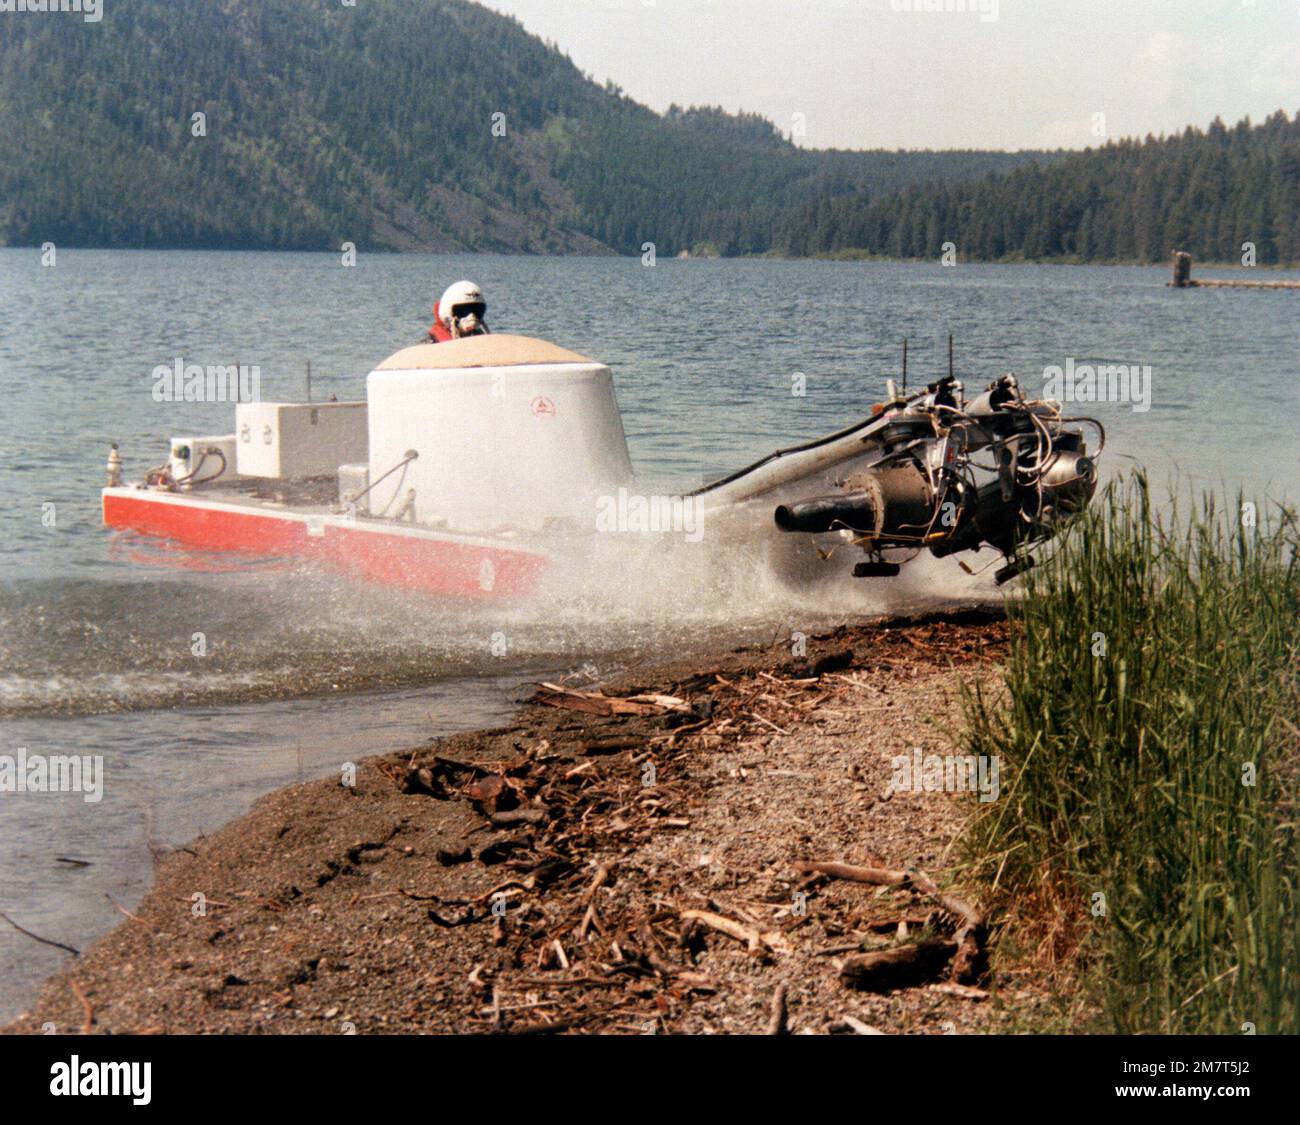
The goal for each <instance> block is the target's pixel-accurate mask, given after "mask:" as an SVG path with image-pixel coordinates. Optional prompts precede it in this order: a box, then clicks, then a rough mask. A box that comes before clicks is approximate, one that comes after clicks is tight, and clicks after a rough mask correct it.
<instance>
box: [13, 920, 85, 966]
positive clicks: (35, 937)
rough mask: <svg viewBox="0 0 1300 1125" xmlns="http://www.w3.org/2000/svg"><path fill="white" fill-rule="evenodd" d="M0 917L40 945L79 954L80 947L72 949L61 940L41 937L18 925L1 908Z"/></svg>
mask: <svg viewBox="0 0 1300 1125" xmlns="http://www.w3.org/2000/svg"><path fill="white" fill-rule="evenodd" d="M0 918H3V919H4V920H5V921H6V922H8V923H9V925H11V926H12V927H13V928H14V929H15V930H17V931H18V932H19V933H20V934H22V935H23V936H24V937H29V938H31V939H32V941H39V942H40V943H41V944H42V945H52V946H54V948H55V949H62V950H63V951H64V952H65V953H71V954H72V956H74V957H80V956H81V950H80V949H74V948H73V947H72V946H70V945H64V944H63V942H61V941H52V940H50V939H49V938H43V937H41V935H40V934H34V933H32V931H31V930H25V929H23V927H22V926H20V925H19V924H18V923H17V922H15V921H14V920H13V919H12V918H10V917H9V915H8V914H6V913H5V912H4V911H3V910H0Z"/></svg>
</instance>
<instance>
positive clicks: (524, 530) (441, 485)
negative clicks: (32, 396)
mask: <svg viewBox="0 0 1300 1125" xmlns="http://www.w3.org/2000/svg"><path fill="white" fill-rule="evenodd" d="M904 387H905V381H904ZM234 421H235V429H234V432H233V433H230V434H224V435H218V436H208V437H205V436H189V435H183V436H179V437H173V438H172V439H171V440H170V443H169V445H168V455H167V459H166V461H165V462H164V463H163V464H161V465H159V466H157V467H156V468H153V469H150V470H149V471H148V472H147V473H145V475H144V477H143V478H142V479H140V480H138V481H135V482H133V483H124V482H123V479H122V475H123V470H122V463H121V458H120V453H119V451H118V448H117V446H116V445H115V446H114V447H113V448H112V450H111V451H110V457H109V464H108V483H107V486H106V487H105V488H104V489H103V512H104V523H105V524H106V525H107V527H109V528H111V529H115V530H118V531H124V532H131V533H136V534H143V535H147V536H157V537H163V538H166V539H169V540H173V541H176V542H178V543H180V544H182V545H184V546H186V547H189V548H194V549H197V550H202V551H224V552H239V553H243V554H246V555H248V556H254V557H268V556H271V557H288V558H298V557H301V558H304V559H310V560H314V561H317V562H320V563H323V564H325V565H327V566H330V567H333V568H336V569H338V570H340V571H342V572H344V573H346V574H349V575H352V576H355V577H357V578H360V579H364V580H370V581H376V582H381V583H386V584H390V585H395V586H400V587H405V588H408V589H412V590H418V591H422V592H425V593H428V594H432V595H437V596H445V597H451V598H473V599H481V598H497V599H502V598H504V599H518V598H526V597H527V596H529V595H530V594H532V593H534V592H535V591H536V590H537V589H538V587H539V584H540V583H541V582H542V581H543V580H544V578H545V576H546V575H547V574H548V573H549V572H551V571H552V570H553V569H554V568H555V567H556V565H557V563H558V562H559V561H560V560H567V561H569V562H573V561H574V560H575V559H578V558H580V557H581V555H582V551H583V545H584V544H589V543H590V542H592V540H593V538H595V537H599V536H600V535H601V533H605V532H615V533H625V534H638V533H639V534H649V533H660V534H662V533H664V532H668V533H673V534H677V535H679V536H680V537H681V538H683V539H684V540H686V541H688V542H690V543H693V544H698V543H699V542H700V541H702V540H704V539H705V535H704V531H703V529H704V528H705V527H706V526H707V527H708V529H709V531H708V536H707V544H706V546H707V549H708V550H710V551H717V550H729V551H732V550H736V551H747V550H748V551H753V552H754V553H755V557H756V558H760V557H761V559H762V560H764V563H765V565H771V566H773V567H774V568H776V569H778V570H779V571H781V573H782V577H784V578H786V579H788V580H790V581H793V582H809V581H814V580H816V578H817V577H818V576H819V575H820V576H826V575H827V574H834V575H837V576H838V575H841V574H845V573H848V574H851V575H852V576H854V577H857V578H868V577H870V578H889V577H892V576H896V575H897V574H899V573H900V571H901V568H902V566H903V565H904V564H905V563H907V562H909V561H910V560H911V559H913V558H915V557H917V556H918V555H920V554H921V553H923V552H928V553H929V554H931V555H935V556H940V557H943V556H946V555H952V554H956V553H959V552H965V551H979V550H981V549H983V548H985V547H992V548H993V549H995V550H996V551H998V552H1000V554H1001V556H1002V558H1003V562H1004V565H1003V566H1002V568H1001V569H1000V570H999V571H998V573H997V576H996V577H997V580H998V581H999V582H1003V581H1007V580H1009V579H1010V578H1012V577H1014V576H1015V575H1016V574H1019V573H1021V572H1022V571H1023V569H1024V568H1025V567H1026V566H1027V565H1030V562H1031V556H1030V555H1029V551H1030V550H1032V549H1033V548H1034V547H1035V546H1036V545H1037V544H1039V543H1041V542H1043V541H1044V540H1046V539H1048V538H1050V537H1051V536H1052V535H1054V534H1055V533H1056V531H1057V530H1058V529H1059V527H1060V526H1061V524H1062V523H1063V522H1064V521H1065V520H1067V519H1068V518H1070V517H1071V516H1072V515H1074V514H1075V513H1077V512H1078V511H1080V510H1081V509H1082V508H1083V507H1084V506H1085V505H1086V504H1087V503H1088V501H1089V499H1090V498H1091V496H1092V494H1093V490H1094V489H1095V486H1096V481H1097V466H1096V459H1097V456H1098V455H1099V454H1100V451H1101V446H1102V445H1104V442H1105V434H1104V431H1102V429H1101V426H1100V424H1099V423H1097V422H1096V421H1095V420H1093V419H1088V418H1065V417H1063V416H1062V412H1061V408H1060V405H1059V404H1057V403H1053V402H1048V401H1041V400H1029V399H1026V398H1025V396H1024V395H1023V393H1022V392H1021V389H1020V387H1019V385H1018V383H1017V381H1016V379H1015V377H1014V376H1012V375H1003V376H1001V377H1000V378H998V379H996V380H994V381H993V382H992V383H990V384H989V385H988V386H987V387H986V388H985V389H984V390H983V391H982V392H981V393H980V394H978V395H975V396H974V397H973V398H971V399H970V400H967V398H966V396H965V393H964V388H963V384H962V383H961V382H960V381H959V380H958V379H956V378H955V376H954V375H953V373H952V371H951V363H950V370H949V373H948V375H947V376H946V377H944V378H942V379H939V380H936V381H935V382H933V383H931V384H929V385H927V386H926V387H924V388H923V389H920V390H917V391H914V392H912V393H911V394H908V393H907V392H906V390H905V389H904V390H901V391H900V390H898V389H897V388H896V386H895V383H894V381H893V380H890V381H889V382H888V384H887V393H886V395H885V398H884V401H882V402H879V403H876V404H874V405H873V406H872V407H871V412H870V414H869V416H867V417H865V418H863V419H862V420H860V421H857V422H855V423H854V424H852V425H850V426H848V427H847V428H845V429H842V430H839V431H836V432H834V433H832V434H829V435H827V436H825V437H822V438H819V439H817V440H815V441H812V442H808V443H805V444H802V445H799V446H796V447H793V448H788V449H782V450H777V451H776V452H774V453H772V454H771V455H769V456H767V457H765V458H763V459H762V460H760V461H758V462H756V463H754V464H752V465H750V466H748V467H746V468H742V469H740V470H739V471H737V472H735V473H733V474H731V475H729V476H726V477H724V478H722V479H721V480H718V481H715V482H713V483H711V484H708V485H706V486H704V487H703V488H699V489H696V490H695V491H693V492H690V493H685V494H682V495H679V496H671V497H662V496H643V495H641V494H639V493H638V492H637V491H636V482H635V478H634V475H633V470H632V462H631V458H630V456H629V452H628V446H627V440H626V436H625V433H624V429H623V424H622V418H621V415H620V413H619V408H618V402H617V398H616V395H615V389H614V382H613V378H612V375H611V372H610V369H609V368H608V367H607V366H606V365H605V364H603V363H600V362H599V361H597V360H593V359H590V358H588V357H586V356H583V355H580V354H578V353H576V352H573V351H570V350H568V349H566V348H563V347H560V346H559V345H557V344H554V343H551V342H548V341H545V340H540V339H535V338H532V337H527V336H516V335H505V334H491V335H486V334H485V335H477V336H469V337H465V338H461V339H457V340H452V341H448V342H444V343H437V344H434V343H429V344H419V345H416V346H413V347H409V348H405V349H403V350H401V351H399V352H397V353H396V354H394V355H392V356H390V357H389V358H388V359H386V360H384V361H383V362H382V363H380V364H379V365H378V366H377V367H376V368H375V369H374V370H373V371H371V372H370V373H369V374H368V376H367V377H366V398H365V400H364V401H354V402H333V401H331V402H313V401H306V402H262V401H252V402H238V403H236V404H235V420H234ZM1089 427H1091V430H1090V429H1089ZM1094 434H1095V437H1096V441H1097V448H1096V449H1095V451H1090V450H1089V447H1088V443H1087V438H1088V437H1089V436H1093V435H1094ZM846 559H847V560H848V561H847V565H846V562H845V560H846ZM968 569H969V568H968Z"/></svg>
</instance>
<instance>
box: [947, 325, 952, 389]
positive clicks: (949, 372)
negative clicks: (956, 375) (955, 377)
mask: <svg viewBox="0 0 1300 1125" xmlns="http://www.w3.org/2000/svg"><path fill="white" fill-rule="evenodd" d="M948 378H949V379H951V378H952V333H951V332H949V333H948Z"/></svg>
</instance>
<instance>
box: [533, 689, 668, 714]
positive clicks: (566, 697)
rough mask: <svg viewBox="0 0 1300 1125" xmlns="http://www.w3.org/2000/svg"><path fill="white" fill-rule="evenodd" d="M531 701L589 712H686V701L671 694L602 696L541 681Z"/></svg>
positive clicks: (595, 692)
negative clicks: (623, 696) (624, 696)
mask: <svg viewBox="0 0 1300 1125" xmlns="http://www.w3.org/2000/svg"><path fill="white" fill-rule="evenodd" d="M532 702H533V703H540V704H542V705H543V706H545V707H563V708H566V709H568V710H570V711H583V712H586V713H587V714H589V715H661V714H664V713H666V712H669V711H680V712H687V713H689V712H690V710H691V707H690V704H688V703H687V702H686V700H684V699H678V698H677V696H675V695H629V696H627V697H626V698H622V697H620V696H617V695H605V694H604V692H599V691H575V690H574V689H573V688H566V687H561V686H560V685H559V684H546V683H544V684H542V685H541V687H540V688H539V689H538V691H537V694H536V695H534V696H533V698H532Z"/></svg>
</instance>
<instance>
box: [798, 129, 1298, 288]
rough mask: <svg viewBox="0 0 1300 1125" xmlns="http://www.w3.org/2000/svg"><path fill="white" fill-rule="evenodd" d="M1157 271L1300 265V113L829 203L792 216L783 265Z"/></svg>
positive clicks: (1189, 131)
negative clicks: (881, 261) (1176, 264)
mask: <svg viewBox="0 0 1300 1125" xmlns="http://www.w3.org/2000/svg"><path fill="white" fill-rule="evenodd" d="M945 242H951V243H953V244H954V246H955V247H956V251H957V254H958V256H959V257H962V258H967V259H979V260H984V261H998V260H1002V259H1011V260H1016V259H1022V258H1041V259H1051V258H1058V259H1065V260H1079V261H1103V262H1105V261H1139V262H1157V261H1165V260H1167V259H1168V257H1169V254H1170V252H1171V251H1172V250H1174V249H1182V250H1187V251H1189V252H1190V253H1191V254H1192V256H1193V257H1194V258H1196V259H1198V260H1202V261H1218V262H1236V261H1239V260H1240V259H1241V257H1242V246H1243V244H1244V243H1247V242H1250V243H1253V244H1254V245H1255V253H1256V258H1257V261H1258V262H1260V263H1279V262H1280V263H1295V262H1300V114H1297V115H1296V117H1294V118H1291V119H1288V118H1287V115H1286V113H1284V112H1281V111H1279V112H1277V113H1275V114H1273V115H1272V116H1271V117H1270V118H1268V120H1267V121H1265V122H1264V123H1263V124H1261V125H1256V126H1253V127H1252V126H1251V124H1250V123H1249V122H1248V121H1242V122H1240V123H1239V124H1237V125H1236V126H1234V127H1233V128H1231V129H1229V128H1227V127H1226V126H1224V125H1223V123H1222V122H1220V121H1217V120H1216V121H1215V122H1214V123H1213V124H1211V125H1210V127H1209V128H1208V129H1206V130H1200V129H1193V128H1188V129H1187V130H1185V131H1184V132H1182V133H1179V134H1177V135H1175V136H1172V137H1165V138H1160V139H1156V138H1152V137H1148V138H1147V139H1146V140H1144V141H1141V142H1138V141H1119V142H1117V143H1114V144H1108V145H1106V146H1104V147H1103V148H1100V149H1096V150H1089V151H1086V152H1082V153H1075V154H1071V155H1069V156H1066V157H1064V158H1062V159H1060V160H1058V161H1055V162H1052V163H1050V164H1047V165H1046V166H1043V167H1034V166H1029V167H1024V168H1019V169H1016V170H1015V171H1013V172H1011V173H1009V174H1007V175H1005V176H1000V177H988V178H986V179H983V180H980V181H977V182H967V183H933V184H924V185H916V186H913V187H909V188H905V189H903V190H901V191H896V192H891V193H888V194H886V195H884V196H877V197H875V198H870V197H868V196H865V195H861V196H858V197H853V198H841V199H825V200H822V201H819V202H818V203H816V204H814V205H810V206H807V207H805V208H803V209H801V210H799V211H797V212H795V213H793V214H791V215H788V216H786V217H785V218H784V219H783V220H782V221H781V223H780V224H779V228H778V230H777V234H776V237H775V249H776V250H777V251H778V252H780V253H783V254H788V255H793V256H800V255H807V254H833V253H849V252H853V251H860V252H866V253H871V254H880V255H886V256H889V257H898V258H931V257H933V258H938V257H939V256H940V254H941V253H942V250H943V244H944V243H945Z"/></svg>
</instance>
